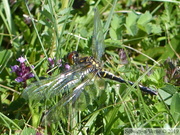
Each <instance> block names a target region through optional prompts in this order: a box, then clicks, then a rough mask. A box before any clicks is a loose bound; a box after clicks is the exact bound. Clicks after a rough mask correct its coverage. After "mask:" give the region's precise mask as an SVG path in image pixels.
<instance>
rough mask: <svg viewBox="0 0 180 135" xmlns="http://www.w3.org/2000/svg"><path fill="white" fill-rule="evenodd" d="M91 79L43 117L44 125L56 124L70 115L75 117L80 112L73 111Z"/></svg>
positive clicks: (85, 81) (76, 88) (80, 85)
mask: <svg viewBox="0 0 180 135" xmlns="http://www.w3.org/2000/svg"><path fill="white" fill-rule="evenodd" d="M90 81H91V79H89V78H88V79H86V80H84V81H83V82H82V83H80V84H79V85H78V86H77V87H75V88H74V89H73V91H72V93H71V94H69V95H67V96H65V97H64V98H62V99H61V100H60V101H59V102H58V104H57V105H55V106H53V107H52V108H51V109H50V110H49V111H48V113H47V114H46V115H45V116H44V117H43V121H42V123H43V124H45V123H48V124H50V123H54V122H57V121H58V120H60V118H61V119H62V118H65V117H67V116H68V114H71V116H72V115H75V113H76V112H77V111H78V110H76V109H77V108H76V109H75V110H76V111H73V112H70V111H72V108H75V104H76V103H77V99H78V98H79V96H80V95H81V93H82V91H83V90H84V87H85V86H86V85H88V84H89V82H90Z"/></svg>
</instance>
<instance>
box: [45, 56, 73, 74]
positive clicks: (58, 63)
mask: <svg viewBox="0 0 180 135" xmlns="http://www.w3.org/2000/svg"><path fill="white" fill-rule="evenodd" d="M48 62H49V65H48V67H49V68H48V70H47V73H48V74H49V75H52V72H51V70H52V69H53V68H54V67H55V66H58V67H62V60H61V59H60V60H58V61H56V58H53V59H52V58H48ZM64 68H65V70H69V69H70V66H69V64H65V65H64Z"/></svg>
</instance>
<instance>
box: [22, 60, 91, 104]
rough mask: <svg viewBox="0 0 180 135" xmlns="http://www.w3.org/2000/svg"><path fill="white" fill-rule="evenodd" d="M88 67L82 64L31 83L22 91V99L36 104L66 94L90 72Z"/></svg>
mask: <svg viewBox="0 0 180 135" xmlns="http://www.w3.org/2000/svg"><path fill="white" fill-rule="evenodd" d="M88 66H89V65H88V64H86V65H85V64H84V65H83V66H82V65H79V66H77V65H76V67H75V68H73V69H72V70H70V71H67V72H65V73H62V74H60V75H58V76H55V77H52V78H49V79H44V80H42V81H40V82H36V83H33V84H32V85H30V86H29V87H27V88H26V89H25V90H24V91H23V93H22V97H23V98H25V99H28V100H33V101H36V102H38V101H40V100H42V99H45V98H47V99H48V98H51V97H54V96H56V95H57V94H60V93H64V92H68V91H69V90H70V89H71V88H73V87H75V85H76V84H77V83H78V82H80V81H81V80H82V79H83V77H84V76H85V75H86V74H88V73H89V72H90V70H89V69H88Z"/></svg>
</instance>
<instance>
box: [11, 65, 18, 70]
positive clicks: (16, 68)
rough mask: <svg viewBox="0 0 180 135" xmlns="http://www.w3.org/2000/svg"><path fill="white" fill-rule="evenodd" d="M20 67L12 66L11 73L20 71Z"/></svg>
mask: <svg viewBox="0 0 180 135" xmlns="http://www.w3.org/2000/svg"><path fill="white" fill-rule="evenodd" d="M18 68H19V66H18V65H14V66H11V70H12V71H11V72H16V71H17V70H18Z"/></svg>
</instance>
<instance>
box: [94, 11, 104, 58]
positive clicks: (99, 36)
mask: <svg viewBox="0 0 180 135" xmlns="http://www.w3.org/2000/svg"><path fill="white" fill-rule="evenodd" d="M104 49H105V46H104V35H103V27H102V24H101V20H100V15H99V11H98V9H97V8H95V9H94V31H93V45H92V52H93V55H94V56H95V58H96V59H97V60H98V61H100V59H101V57H102V55H103V53H104Z"/></svg>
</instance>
